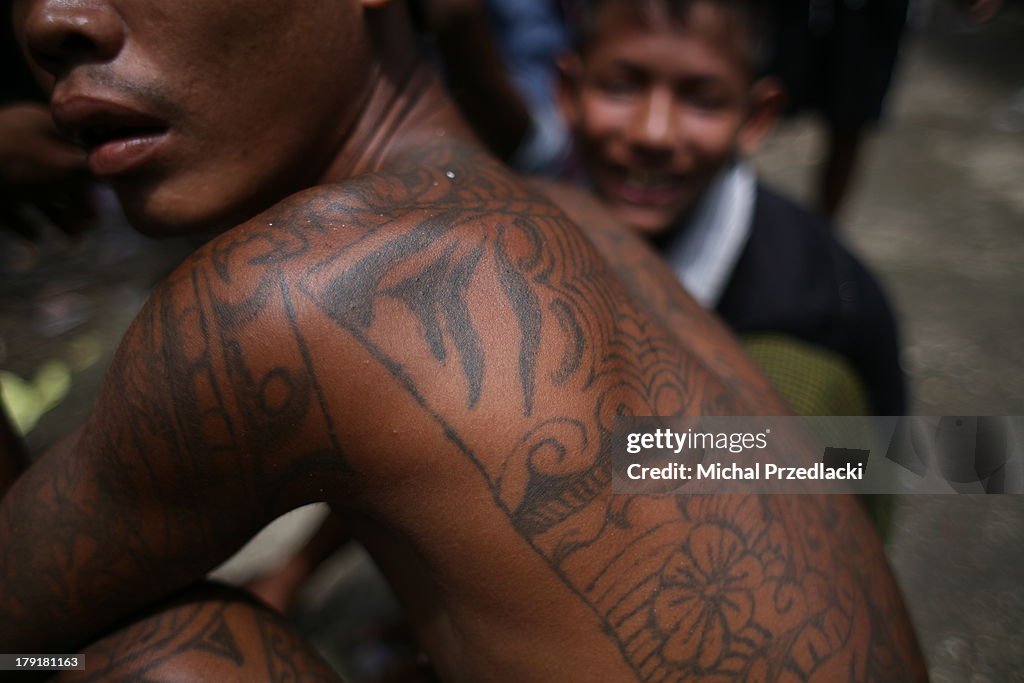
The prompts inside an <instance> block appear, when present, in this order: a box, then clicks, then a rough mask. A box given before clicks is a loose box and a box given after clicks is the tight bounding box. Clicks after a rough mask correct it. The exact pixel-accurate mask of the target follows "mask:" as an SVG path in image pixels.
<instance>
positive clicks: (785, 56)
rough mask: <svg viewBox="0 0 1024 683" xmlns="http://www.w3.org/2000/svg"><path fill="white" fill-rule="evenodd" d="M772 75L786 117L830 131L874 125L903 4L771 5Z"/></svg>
mask: <svg viewBox="0 0 1024 683" xmlns="http://www.w3.org/2000/svg"><path fill="white" fill-rule="evenodd" d="M772 6H773V8H774V10H775V20H776V28H775V34H776V35H775V51H774V52H775V54H774V58H773V59H772V68H771V71H772V72H773V73H775V74H777V75H778V76H780V77H781V78H782V80H783V81H784V82H785V83H786V87H787V89H788V91H789V98H790V99H789V108H788V113H789V114H795V113H797V112H800V111H802V110H807V109H810V110H814V111H818V112H820V113H821V114H822V115H823V116H824V117H825V119H826V120H827V121H828V122H829V124H830V125H831V126H832V127H833V128H836V129H839V130H843V129H856V128H860V127H862V126H864V125H866V124H869V123H871V122H874V121H877V120H878V119H879V118H880V117H881V115H882V111H883V106H884V102H885V96H886V93H887V92H888V90H889V84H890V83H891V82H892V74H893V69H894V67H895V65H896V59H897V56H898V53H899V46H900V40H901V38H902V37H903V30H904V27H905V25H906V18H907V6H908V0H772Z"/></svg>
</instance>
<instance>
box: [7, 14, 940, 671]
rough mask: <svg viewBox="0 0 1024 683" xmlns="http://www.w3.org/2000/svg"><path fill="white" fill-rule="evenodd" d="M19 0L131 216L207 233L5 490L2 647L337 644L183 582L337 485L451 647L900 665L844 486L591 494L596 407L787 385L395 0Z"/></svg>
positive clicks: (596, 665) (250, 657)
mask: <svg viewBox="0 0 1024 683" xmlns="http://www.w3.org/2000/svg"><path fill="white" fill-rule="evenodd" d="M13 5H14V12H15V24H16V26H17V28H18V32H19V38H20V40H21V41H22V42H23V44H24V45H25V48H26V51H27V53H28V54H29V56H30V59H31V60H32V61H33V62H34V63H35V65H36V66H37V67H38V70H39V71H40V73H42V72H46V73H48V74H49V76H48V78H49V80H50V81H51V82H52V88H53V91H52V107H53V112H54V115H55V117H56V120H57V122H58V123H59V125H60V126H61V128H62V129H63V130H65V131H66V132H67V133H68V134H69V135H71V136H73V137H74V138H75V139H77V140H78V141H79V142H80V143H81V144H82V145H83V146H84V147H85V148H86V149H87V151H88V153H89V165H90V167H91V168H92V170H93V172H94V173H95V174H97V175H99V176H102V177H104V178H106V179H108V180H109V181H110V182H111V183H112V184H113V185H114V187H115V189H116V190H117V191H118V193H119V195H120V197H121V199H122V201H123V204H124V206H125V208H126V210H127V211H128V213H129V216H130V218H131V220H132V221H133V223H134V224H135V225H136V226H138V227H139V228H140V229H142V230H144V231H146V232H147V233H149V234H179V233H184V232H189V231H207V230H211V229H215V230H217V231H218V232H219V236H217V237H216V238H214V239H213V240H212V241H210V242H209V243H208V244H206V246H204V247H203V248H201V249H199V250H198V251H197V252H196V253H195V254H194V255H193V256H191V257H190V258H189V259H188V260H187V261H186V262H185V263H184V264H183V265H182V266H181V267H180V268H179V269H178V270H177V271H176V272H175V273H174V274H172V275H171V276H170V277H169V278H168V279H167V280H166V281H164V282H163V283H162V284H161V285H160V286H159V287H158V288H157V289H156V291H155V292H154V293H153V295H152V297H151V298H150V300H149V301H148V303H147V304H146V306H145V307H144V309H143V310H142V312H141V313H140V314H139V315H138V317H137V319H136V320H135V322H134V323H133V325H132V327H131V329H130V330H129V332H128V333H127V334H126V335H125V338H124V340H123V341H122V343H121V346H120V349H119V351H118V353H117V356H116V359H115V361H114V363H113V366H112V368H111V369H110V372H109V375H108V377H107V380H106V383H105V386H104V388H103V391H102V392H101V395H100V396H99V399H98V401H97V403H96V406H95V409H94V411H93V412H92V414H91V417H90V418H89V419H88V421H87V423H86V424H85V426H84V427H83V428H82V429H81V430H80V431H79V432H77V433H76V434H74V435H72V436H70V437H69V438H67V439H66V440H64V441H63V442H62V443H60V444H58V445H57V446H55V447H54V448H53V449H52V450H51V451H50V452H49V453H47V454H46V455H45V456H43V457H42V458H41V459H40V460H39V461H38V462H37V463H36V464H35V465H33V466H32V467H31V468H29V470H28V471H27V472H26V473H24V474H23V475H22V476H21V478H20V479H19V480H18V481H17V483H15V484H14V486H13V487H12V489H11V490H10V492H9V493H8V494H7V496H6V497H5V498H4V500H3V506H2V509H0V652H8V653H14V652H26V653H27V652H33V653H35V652H55V653H56V652H62V653H63V652H76V651H81V649H82V648H85V650H84V652H85V653H86V663H87V667H88V669H87V670H86V671H85V672H78V675H80V676H81V677H83V678H85V679H89V678H95V679H102V680H117V679H118V678H124V679H131V680H135V679H141V678H144V679H145V680H163V679H173V680H190V679H196V680H200V679H204V677H205V678H206V679H209V680H249V681H251V680H264V679H265V680H297V679H303V680H319V679H324V680H326V679H328V677H329V676H331V673H330V672H329V670H327V669H326V668H325V667H324V665H323V664H322V663H320V662H319V661H318V660H317V659H316V658H315V655H312V654H310V652H309V651H308V650H307V649H306V648H305V646H304V645H303V644H302V643H301V641H300V640H299V639H298V638H296V637H294V636H292V635H291V634H290V633H289V632H288V631H287V627H286V626H285V625H284V624H283V622H280V621H277V620H276V618H275V617H273V616H271V614H270V613H269V612H268V611H265V610H263V609H261V608H260V607H258V606H255V605H253V604H250V603H248V602H246V601H245V600H244V599H243V598H241V597H237V596H233V595H232V594H230V593H228V592H226V591H221V590H217V589H213V588H209V587H203V586H202V585H199V586H198V587H197V584H196V582H197V581H200V580H201V579H202V577H203V576H204V574H205V573H206V572H207V571H209V570H210V569H211V568H212V567H214V566H215V565H216V564H218V563H219V562H220V561H222V560H223V559H224V558H226V557H227V556H228V555H230V554H231V553H232V552H233V551H234V550H236V549H237V548H238V547H239V546H240V545H242V544H243V543H244V542H245V541H246V540H247V539H249V538H250V537H251V536H252V535H253V534H254V533H255V532H256V531H258V530H259V529H260V528H261V527H263V526H264V525H266V524H267V523H268V522H269V521H271V520H272V519H274V518H275V517H277V516H278V515H280V514H281V513H283V512H285V511H287V510H290V509H292V508H294V507H296V506H298V505H302V504H305V503H309V502H312V501H327V502H328V503H329V504H330V505H331V507H332V509H333V510H334V511H335V512H336V513H338V514H339V515H340V516H341V517H342V518H343V519H345V520H346V522H347V523H348V524H349V526H350V528H351V529H352V533H353V535H354V536H355V537H356V538H357V539H358V540H360V541H361V542H362V543H363V544H364V545H365V546H366V547H367V548H368V549H369V551H370V552H371V553H372V555H373V557H374V558H375V560H376V561H377V562H378V564H379V565H380V567H381V568H382V570H383V571H384V573H385V574H386V575H387V577H388V578H389V580H390V581H391V583H392V584H393V586H394V588H395V590H396V591H397V593H398V595H399V596H400V599H401V600H402V601H403V603H404V605H405V607H406V609H407V610H408V614H409V617H410V619H411V621H412V623H413V625H414V627H415V629H416V631H417V634H418V636H419V638H420V640H421V643H422V645H423V647H424V648H425V649H426V651H427V652H428V653H429V656H430V659H431V662H432V665H433V666H434V668H435V669H436V671H437V672H438V674H439V676H440V677H441V678H442V679H443V680H446V681H471V682H474V683H475V682H480V681H515V682H516V683H521V682H524V681H541V682H559V683H561V682H572V681H587V682H592V681H681V680H707V681H795V680H802V681H806V680H813V681H833V682H834V681H848V680H849V681H910V680H921V679H923V678H924V673H923V667H922V664H921V660H920V657H919V654H918V651H917V645H916V643H915V639H914V635H913V632H912V630H911V627H910V624H909V621H908V619H907V616H906V613H905V611H904V607H903V605H902V602H901V599H900V596H899V593H898V591H897V589H896V586H895V584H894V582H893V580H892V578H891V576H890V574H889V570H888V568H887V566H886V562H885V559H884V557H883V555H882V549H881V545H880V543H879V541H878V539H877V538H876V536H875V534H874V532H873V531H872V529H871V527H870V525H869V524H868V522H867V521H866V519H865V517H864V515H863V514H862V512H861V510H860V509H859V508H858V506H857V503H856V502H855V501H854V500H852V499H848V498H843V497H838V496H836V497H813V496H786V497H740V496H730V497H721V496H707V497H691V498H687V497H676V498H673V497H657V496H613V495H611V486H610V463H609V461H608V460H607V458H606V457H605V456H604V455H602V453H603V448H604V446H605V444H606V443H607V441H608V439H609V434H610V429H611V424H612V419H613V417H614V416H617V415H680V414H688V415H692V414H714V415H720V414H740V415H742V414H782V412H783V409H782V408H781V406H780V405H779V403H778V400H777V399H776V398H775V397H774V395H773V394H772V393H771V391H770V390H769V389H768V388H767V385H766V383H765V381H764V379H763V378H762V377H761V376H760V375H759V374H758V373H757V372H756V371H755V370H754V369H753V368H752V367H751V365H750V363H749V362H748V361H747V360H746V359H745V358H744V357H743V356H742V354H741V353H740V352H739V351H738V350H737V348H736V345H735V344H734V342H733V341H732V339H731V338H730V337H729V336H728V334H727V333H725V332H723V331H722V328H721V327H720V326H719V324H718V323H717V322H715V321H714V320H712V319H711V318H709V317H708V316H707V315H706V314H704V313H702V312H700V311H699V309H698V307H697V306H696V305H695V304H694V303H693V302H692V301H691V300H690V299H689V298H687V297H686V296H685V295H684V294H683V293H682V292H681V291H680V290H678V289H677V288H676V287H675V285H674V284H673V283H674V280H673V278H672V275H671V274H670V273H668V272H666V271H665V270H664V268H662V267H661V266H660V265H659V263H658V260H657V258H656V257H654V256H652V255H651V254H650V253H649V252H647V251H646V250H645V248H644V247H643V246H642V245H640V244H638V243H636V242H635V241H633V240H631V239H630V238H629V237H628V236H626V235H625V234H622V233H619V232H617V231H616V230H615V229H614V226H607V225H604V223H603V221H604V220H605V219H604V217H603V216H602V215H601V214H600V212H598V211H596V210H595V209H593V208H592V207H590V205H589V204H587V203H586V202H587V201H588V200H586V199H584V198H582V197H581V196H578V195H575V194H573V193H572V192H571V191H570V190H564V189H550V190H549V189H545V188H541V187H537V186H529V185H526V184H524V182H523V181H522V180H521V179H519V178H517V177H516V176H514V175H513V174H511V173H510V172H509V171H507V170H506V169H505V168H503V167H502V166H500V165H499V164H498V163H497V162H495V161H494V160H493V159H492V158H490V157H489V156H487V154H486V153H484V152H483V151H482V150H481V148H480V146H479V145H478V144H477V142H476V141H475V140H474V139H473V138H472V136H471V135H470V134H469V132H468V130H467V128H466V127H465V125H464V124H463V123H462V122H461V121H460V119H459V117H458V115H457V113H456V111H455V109H454V108H453V106H452V105H451V103H450V101H449V100H448V99H447V97H446V96H445V95H444V93H443V91H442V89H441V87H440V85H439V83H438V80H437V79H436V77H435V76H434V75H433V73H432V72H431V69H430V68H429V67H428V66H427V65H426V63H425V62H424V61H423V60H421V58H420V57H419V56H418V55H417V54H416V51H415V49H414V45H415V40H414V37H413V35H412V32H411V31H412V30H411V28H410V25H409V23H408V21H407V17H406V14H405V8H404V7H403V6H402V5H401V4H400V3H398V2H388V1H387V0H306V1H304V2H296V1H294V0H219V1H217V2H211V1H210V0H176V1H175V2H173V3H169V2H165V1H164V0H14V3H13ZM549 191H550V192H551V193H553V195H551V196H549V195H548V194H547V193H548V192H549ZM560 205H564V207H566V208H559V206H560ZM580 225H583V226H586V228H587V230H588V232H589V233H591V234H590V236H589V238H588V237H585V236H584V234H583V233H582V232H581V231H580V228H579V227H577V226H580ZM232 226H234V227H232ZM636 292H642V293H643V294H644V296H643V297H642V298H640V297H634V295H633V294H634V293H636ZM639 301H643V302H644V303H643V304H639V303H638V302H639ZM190 586H191V587H192V588H189V587H190ZM186 589H187V590H186Z"/></svg>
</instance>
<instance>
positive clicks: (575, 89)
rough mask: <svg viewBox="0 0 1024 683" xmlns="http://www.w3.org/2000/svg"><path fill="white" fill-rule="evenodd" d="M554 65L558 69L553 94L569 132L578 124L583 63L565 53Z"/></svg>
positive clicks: (574, 56) (577, 56) (576, 55)
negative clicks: (556, 83) (556, 85)
mask: <svg viewBox="0 0 1024 683" xmlns="http://www.w3.org/2000/svg"><path fill="white" fill-rule="evenodd" d="M555 64H556V65H557V67H558V87H557V92H556V94H555V96H556V100H557V104H558V110H559V112H561V114H562V119H563V120H564V121H565V123H566V125H568V126H569V129H570V130H571V129H573V128H575V127H576V126H577V125H578V124H579V118H580V104H579V101H580V99H579V98H580V94H579V88H580V77H581V75H582V71H583V63H582V62H581V61H580V57H579V55H578V54H576V53H575V52H566V53H564V54H562V55H559V57H558V59H557V60H556V61H555Z"/></svg>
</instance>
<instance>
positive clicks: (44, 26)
mask: <svg viewBox="0 0 1024 683" xmlns="http://www.w3.org/2000/svg"><path fill="white" fill-rule="evenodd" d="M23 21H24V24H23V26H22V27H21V30H22V31H23V32H24V40H25V43H26V47H27V49H28V54H29V57H30V58H31V59H32V61H34V62H35V63H36V64H37V65H38V66H39V67H41V68H42V69H44V70H46V71H47V72H49V73H50V74H52V75H53V76H55V77H60V76H61V75H62V74H64V73H66V72H67V71H69V70H70V69H72V68H73V67H75V66H77V65H79V64H86V63H99V62H105V61H108V60H110V59H112V58H113V57H115V56H116V55H117V53H118V52H119V51H120V50H121V47H122V46H123V44H124V37H125V31H124V26H123V25H122V23H121V17H120V16H119V15H118V14H117V12H116V10H114V8H112V7H111V6H110V5H109V3H107V2H105V1H104V0H34V1H32V2H29V3H28V7H27V10H26V12H25V14H24V19H23Z"/></svg>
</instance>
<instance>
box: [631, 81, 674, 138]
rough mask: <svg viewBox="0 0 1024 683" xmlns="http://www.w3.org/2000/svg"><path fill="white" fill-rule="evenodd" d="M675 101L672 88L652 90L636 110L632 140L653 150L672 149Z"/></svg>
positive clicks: (632, 127)
mask: <svg viewBox="0 0 1024 683" xmlns="http://www.w3.org/2000/svg"><path fill="white" fill-rule="evenodd" d="M675 127H676V121H675V101H674V97H673V94H672V92H671V90H669V89H667V88H654V89H652V90H650V91H649V92H648V93H647V94H646V96H645V97H644V98H643V100H642V101H641V102H640V106H639V108H638V109H637V111H636V115H635V117H634V120H633V122H632V126H631V130H630V133H631V135H630V141H631V142H632V143H633V144H634V145H636V146H638V147H642V148H644V149H648V150H651V151H671V149H672V147H673V145H674V144H675V133H676V131H675Z"/></svg>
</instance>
